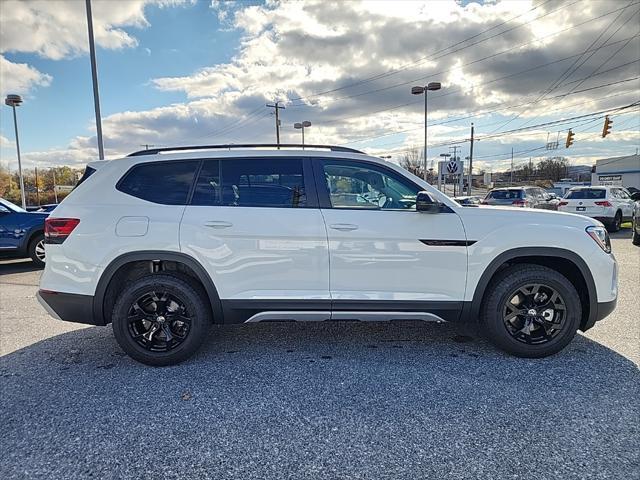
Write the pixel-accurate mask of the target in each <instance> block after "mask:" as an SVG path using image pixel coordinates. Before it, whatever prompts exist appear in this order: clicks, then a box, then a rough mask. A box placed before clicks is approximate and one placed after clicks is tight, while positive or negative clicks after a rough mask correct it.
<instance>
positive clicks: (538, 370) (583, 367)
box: [0, 230, 640, 479]
mask: <svg viewBox="0 0 640 480" xmlns="http://www.w3.org/2000/svg"><path fill="white" fill-rule="evenodd" d="M629 237H630V232H629V230H626V231H623V232H621V233H619V234H617V235H615V238H614V240H613V248H614V252H615V254H616V256H617V258H618V261H619V262H620V299H619V304H618V308H617V310H616V311H615V312H614V313H613V314H612V315H611V316H610V317H609V318H607V319H606V320H605V321H603V322H600V323H599V324H598V325H597V326H596V327H595V328H594V329H592V330H590V331H589V332H588V333H587V334H585V335H578V336H577V337H576V339H575V340H574V341H573V343H572V344H571V345H570V346H569V347H567V348H566V349H565V350H564V351H563V352H561V353H559V354H558V355H556V356H554V357H551V358H547V359H542V360H524V359H517V358H513V357H509V356H506V355H504V354H502V353H500V352H497V351H496V350H494V349H493V348H492V347H491V346H490V345H488V344H487V343H486V342H485V341H484V340H481V339H479V338H478V336H477V335H476V333H475V332H474V330H472V329H463V328H462V327H456V326H453V325H447V324H441V325H438V324H422V323H414V322H402V323H395V322H394V323H371V324H359V323H355V322H354V323H345V324H333V323H323V324H257V325H251V326H237V327H222V328H220V327H218V328H215V329H214V330H213V331H212V334H211V338H210V341H209V342H208V343H207V344H206V345H205V347H204V348H203V349H202V350H201V351H200V352H199V354H198V355H196V356H195V357H194V358H193V359H192V360H190V361H188V362H186V363H185V364H182V365H179V366H176V367H169V368H161V369H159V368H151V367H145V366H142V365H140V364H137V363H135V362H134V361H132V360H130V359H129V358H128V357H126V356H124V354H123V353H122V351H121V350H120V348H119V347H118V346H117V344H116V342H115V340H114V338H113V334H112V331H111V328H110V327H82V326H79V325H74V324H69V323H64V322H59V321H56V320H53V319H51V318H49V317H48V316H47V315H46V314H45V313H44V311H43V310H42V309H41V307H40V306H39V305H38V304H37V301H36V300H35V298H34V294H35V291H36V289H37V283H38V278H39V275H40V274H39V272H38V271H36V270H32V269H31V268H30V266H29V263H28V262H27V263H25V262H11V263H7V262H4V263H3V264H2V265H0V353H1V354H2V357H1V358H0V386H1V397H0V398H1V405H2V412H1V415H2V423H1V426H2V435H1V436H0V448H1V451H2V454H1V457H0V458H1V459H0V478H5V479H13V478H16V479H18V478H19V479H23V478H43V479H44V478H46V479H56V478H64V479H73V478H212V479H223V478H225V479H226V478H239V479H253V478H255V479H265V478H269V479H271V478H273V479H285V478H291V479H307V478H308V479H320V478H322V479H325V478H326V479H342V478H354V479H384V478H390V479H404V478H406V479H416V478H429V479H439V478H474V479H476V478H487V479H509V478H514V479H516V478H517V479H524V478H531V479H546V478H557V479H570V478H581V479H582V478H602V479H614V478H625V479H633V478H636V479H637V478H640V469H639V467H638V465H639V464H640V456H639V454H638V444H639V443H638V442H639V440H640V435H639V432H640V423H639V422H640V421H639V418H640V411H639V410H640V408H639V400H638V399H639V398H640V388H639V385H640V382H639V380H640V375H639V371H638V365H639V364H640V329H639V328H638V322H639V318H638V313H639V312H640V308H639V300H638V285H639V280H640V249H639V248H638V247H634V246H632V244H631V241H630V239H629Z"/></svg>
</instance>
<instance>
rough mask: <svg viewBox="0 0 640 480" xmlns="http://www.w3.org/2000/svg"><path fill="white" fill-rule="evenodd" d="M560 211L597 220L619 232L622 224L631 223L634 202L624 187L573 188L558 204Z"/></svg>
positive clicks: (611, 229)
mask: <svg viewBox="0 0 640 480" xmlns="http://www.w3.org/2000/svg"><path fill="white" fill-rule="evenodd" d="M558 210H559V211H561V212H570V213H577V214H580V215H586V216H588V217H591V218H595V219H597V220H599V221H601V222H602V223H604V224H605V225H606V226H607V227H608V228H609V230H610V231H612V232H617V231H618V230H620V225H622V222H627V221H629V222H630V221H631V216H632V214H633V200H631V196H630V195H629V192H627V191H626V190H625V189H624V188H622V187H573V188H571V189H569V191H567V193H566V194H565V196H564V198H563V199H562V200H561V201H560V203H559V204H558Z"/></svg>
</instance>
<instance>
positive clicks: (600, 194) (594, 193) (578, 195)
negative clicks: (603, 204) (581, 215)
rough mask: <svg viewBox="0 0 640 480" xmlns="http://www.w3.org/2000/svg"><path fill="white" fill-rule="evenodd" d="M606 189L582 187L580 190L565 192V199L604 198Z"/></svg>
mask: <svg viewBox="0 0 640 480" xmlns="http://www.w3.org/2000/svg"><path fill="white" fill-rule="evenodd" d="M606 196H607V191H606V190H603V189H590V188H584V189H581V190H571V191H569V193H568V194H567V196H566V197H564V198H567V199H570V200H599V199H603V198H606Z"/></svg>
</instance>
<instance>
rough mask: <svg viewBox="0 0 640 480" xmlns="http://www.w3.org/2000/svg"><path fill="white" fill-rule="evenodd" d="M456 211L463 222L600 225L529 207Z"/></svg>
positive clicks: (587, 219)
mask: <svg viewBox="0 0 640 480" xmlns="http://www.w3.org/2000/svg"><path fill="white" fill-rule="evenodd" d="M458 213H459V215H460V217H461V218H462V219H463V221H464V222H472V223H477V222H483V223H487V224H491V225H494V226H495V225H500V226H503V225H505V224H510V225H512V226H514V227H516V228H517V226H518V225H519V224H523V225H524V224H527V225H561V226H568V227H574V228H587V227H589V226H592V225H597V226H602V223H600V222H599V221H598V220H595V219H593V218H590V217H586V216H583V215H576V214H575V213H566V212H556V211H552V210H539V209H530V208H518V207H498V206H485V205H481V206H480V207H478V208H465V209H462V208H461V209H458Z"/></svg>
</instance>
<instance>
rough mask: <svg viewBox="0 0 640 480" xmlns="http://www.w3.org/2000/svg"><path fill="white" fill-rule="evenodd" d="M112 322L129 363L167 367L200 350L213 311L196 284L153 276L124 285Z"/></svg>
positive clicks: (182, 278) (170, 276)
mask: <svg viewBox="0 0 640 480" xmlns="http://www.w3.org/2000/svg"><path fill="white" fill-rule="evenodd" d="M111 320H112V323H113V332H114V335H115V337H116V340H117V341H118V344H119V345H120V347H122V349H123V350H124V351H125V352H126V353H127V354H129V356H130V357H131V358H133V359H134V360H137V361H139V362H142V363H145V364H147V365H154V366H165V365H174V364H176V363H179V362H182V361H183V360H186V359H187V358H189V357H190V356H191V355H193V354H194V353H195V352H196V350H198V348H199V347H200V345H201V344H202V342H203V340H204V339H205V337H206V335H207V332H208V330H209V326H210V325H211V311H210V308H209V303H208V300H207V296H206V293H205V292H204V291H203V289H202V287H201V286H200V285H199V284H198V283H197V282H196V281H194V280H193V279H191V278H190V277H187V276H180V277H178V276H174V275H168V274H156V275H150V276H146V277H142V278H139V279H137V280H134V281H132V282H130V283H128V284H127V285H125V287H124V288H123V290H122V292H121V293H120V295H119V296H118V299H117V300H116V303H115V306H114V307H113V313H112V318H111Z"/></svg>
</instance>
